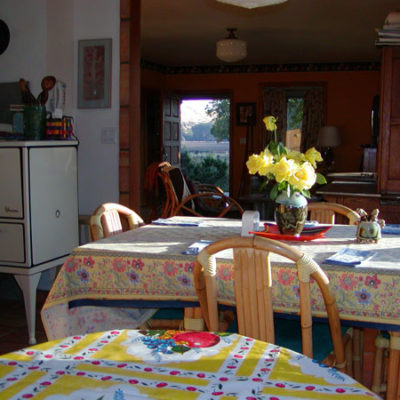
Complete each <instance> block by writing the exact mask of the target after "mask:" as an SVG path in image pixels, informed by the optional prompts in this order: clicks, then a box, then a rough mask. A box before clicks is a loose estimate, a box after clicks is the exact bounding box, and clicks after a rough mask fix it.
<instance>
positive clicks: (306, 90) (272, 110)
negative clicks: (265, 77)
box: [261, 84, 325, 152]
mask: <svg viewBox="0 0 400 400" xmlns="http://www.w3.org/2000/svg"><path fill="white" fill-rule="evenodd" d="M324 108H325V106H324V85H323V84H321V85H314V84H313V85H310V86H306V85H301V84H300V85H298V86H294V85H293V86H288V87H286V86H282V85H277V86H268V87H265V88H264V90H263V114H264V116H267V115H273V116H274V117H276V118H277V127H278V129H277V137H278V140H279V141H281V142H284V143H285V145H286V147H288V148H290V149H292V150H298V151H302V152H303V151H305V150H306V149H309V148H310V147H313V146H316V144H317V138H318V132H319V129H320V127H321V126H322V125H323V124H324V121H325V111H324ZM269 140H270V139H269V136H268V135H264V137H261V145H262V148H264V147H265V146H266V144H267V143H268V141H269Z"/></svg>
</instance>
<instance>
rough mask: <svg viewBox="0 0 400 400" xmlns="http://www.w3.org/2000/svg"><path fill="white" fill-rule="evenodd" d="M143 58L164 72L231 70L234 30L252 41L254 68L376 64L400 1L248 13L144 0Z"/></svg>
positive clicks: (305, 4) (311, 3) (301, 3)
mask: <svg viewBox="0 0 400 400" xmlns="http://www.w3.org/2000/svg"><path fill="white" fill-rule="evenodd" d="M141 8H142V11H141V12H142V20H141V31H142V32H141V40H142V58H143V59H144V60H145V61H149V62H152V63H156V64H160V65H163V66H205V65H219V64H224V63H223V62H222V61H219V60H218V59H217V58H216V56H215V43H216V41H217V40H219V39H222V38H224V37H225V36H226V33H227V32H226V28H237V29H238V30H237V36H238V38H240V39H242V40H245V41H246V42H247V52H248V56H247V58H246V59H244V60H242V61H240V62H238V64H240V65H249V64H297V63H330V62H335V63H337V62H340V63H341V62H376V61H379V60H380V49H379V48H376V46H375V39H376V37H377V34H376V31H375V29H376V28H381V27H382V25H383V24H384V21H385V18H386V16H387V15H388V13H389V12H390V11H396V10H400V1H399V0H288V1H287V2H286V3H283V4H278V5H274V6H269V7H262V8H256V9H253V10H248V9H245V8H242V7H235V6H230V5H227V4H222V3H217V2H216V1H215V0H142V5H141Z"/></svg>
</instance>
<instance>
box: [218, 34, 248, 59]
mask: <svg viewBox="0 0 400 400" xmlns="http://www.w3.org/2000/svg"><path fill="white" fill-rule="evenodd" d="M227 31H228V32H229V34H228V36H227V37H226V38H225V39H222V40H219V41H218V42H217V57H218V58H219V59H220V60H222V61H225V62H235V61H240V60H243V58H245V57H246V56H247V43H246V42H245V41H244V40H240V39H238V38H237V37H236V35H235V31H236V28H227Z"/></svg>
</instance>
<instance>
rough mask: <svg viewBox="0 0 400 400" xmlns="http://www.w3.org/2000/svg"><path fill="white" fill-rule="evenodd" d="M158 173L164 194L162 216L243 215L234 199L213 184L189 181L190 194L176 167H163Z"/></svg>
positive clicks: (180, 172)
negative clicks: (191, 182) (193, 191)
mask: <svg viewBox="0 0 400 400" xmlns="http://www.w3.org/2000/svg"><path fill="white" fill-rule="evenodd" d="M159 176H160V178H161V181H162V182H163V186H164V189H165V197H166V199H165V205H164V208H163V212H162V215H161V217H162V218H166V217H171V216H174V215H192V216H193V215H194V216H212V217H223V216H229V215H232V213H233V211H235V212H236V214H237V215H235V216H237V217H239V218H240V216H241V215H242V214H243V209H242V207H241V206H240V205H239V204H238V203H237V201H236V200H234V199H233V198H231V197H230V196H227V195H225V194H224V192H223V191H222V190H221V189H220V188H219V187H217V186H215V185H209V184H202V183H199V182H193V185H192V187H193V190H195V191H196V192H195V193H192V192H191V190H190V188H189V185H188V183H187V182H186V179H185V177H184V176H183V174H182V171H181V170H180V169H179V168H176V167H172V166H171V165H166V166H163V167H162V168H161V169H160V173H159Z"/></svg>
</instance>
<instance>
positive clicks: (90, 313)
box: [42, 217, 400, 339]
mask: <svg viewBox="0 0 400 400" xmlns="http://www.w3.org/2000/svg"><path fill="white" fill-rule="evenodd" d="M182 218H183V217H175V218H174V221H175V224H174V225H172V226H168V225H164V226H159V225H147V226H145V227H142V228H140V229H136V230H133V231H128V232H125V233H123V234H120V235H117V236H114V237H110V238H107V239H103V240H100V241H98V242H93V243H89V244H87V245H84V246H81V247H78V248H76V249H75V250H74V251H73V253H72V254H71V255H70V256H69V257H68V258H67V260H66V262H65V263H64V265H63V267H62V269H61V270H60V272H59V274H58V276H57V278H56V281H55V282H54V284H53V286H52V288H51V291H50V293H49V296H48V298H47V300H46V303H45V305H44V307H43V310H42V320H43V324H44V326H45V329H46V333H47V335H48V338H49V339H58V338H61V337H66V336H69V335H74V334H83V333H88V332H95V331H103V330H108V329H112V328H121V329H122V328H136V327H138V326H140V325H141V324H142V323H143V322H144V321H146V320H147V319H148V318H150V317H151V316H152V315H153V314H154V312H155V310H154V309H140V308H139V309H138V308H133V307H132V308H126V307H97V306H90V305H86V306H81V307H73V308H71V307H69V304H70V302H71V301H72V300H79V299H97V300H132V299H136V300H171V301H175V300H186V301H196V300H197V295H196V291H195V287H194V283H193V275H192V269H193V265H194V260H195V256H194V255H184V254H182V252H183V251H184V250H185V249H186V248H187V247H188V246H189V245H190V244H192V243H194V242H196V241H198V240H201V239H203V240H204V239H206V240H217V239H220V238H225V237H230V236H234V235H239V234H240V231H241V221H237V220H228V219H204V218H203V219H201V218H193V217H192V218H190V217H187V218H189V219H190V221H197V222H198V226H178V225H176V222H177V221H178V222H179V221H180V220H182ZM187 218H186V219H185V218H184V220H187ZM355 231H356V227H355V226H346V225H335V226H333V227H332V228H331V229H330V230H329V231H328V232H327V233H326V234H325V238H321V239H317V240H314V241H310V242H290V244H291V245H293V246H296V247H298V248H300V249H301V250H302V251H304V252H305V253H307V254H309V255H310V256H312V257H313V258H314V259H315V260H316V261H317V262H318V263H319V264H320V265H321V266H322V267H323V269H324V270H325V271H326V272H327V274H328V276H329V278H330V281H331V285H332V289H333V291H334V293H335V295H336V300H337V303H338V308H339V312H340V317H341V318H342V319H347V320H352V321H366V322H370V323H381V324H391V325H398V326H399V329H400V293H399V289H398V288H399V287H400V273H399V272H400V263H399V260H400V235H383V237H382V239H381V240H380V242H379V243H378V244H358V243H356V241H355ZM345 247H348V248H356V249H361V250H374V251H375V252H376V253H377V254H376V256H375V257H374V258H373V259H371V260H370V261H368V262H367V263H366V264H365V265H362V266H358V267H348V266H330V265H324V264H323V262H324V260H325V259H326V258H328V257H329V256H331V255H332V254H334V253H336V252H338V251H339V250H341V249H342V248H345ZM272 261H275V262H274V263H273V277H274V279H275V280H276V282H277V284H276V285H275V287H274V304H275V309H276V311H280V312H286V313H288V312H289V313H290V312H296V311H297V310H298V295H299V292H298V290H299V288H298V280H297V274H296V269H295V265H294V264H291V263H288V262H287V261H286V260H284V259H282V258H275V259H274V258H272ZM232 278H233V273H232V265H231V262H230V254H225V255H223V258H222V259H221V260H220V261H219V263H218V292H219V298H220V299H221V301H222V302H224V303H225V304H233V298H234V293H233V290H234V289H233V281H232ZM311 287H312V296H313V298H312V307H313V312H314V314H315V315H318V316H324V315H325V308H324V304H323V299H322V296H321V294H320V292H319V289H318V288H317V285H311Z"/></svg>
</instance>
